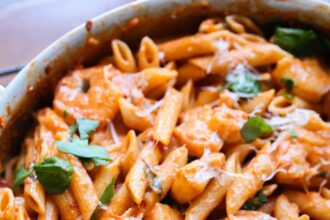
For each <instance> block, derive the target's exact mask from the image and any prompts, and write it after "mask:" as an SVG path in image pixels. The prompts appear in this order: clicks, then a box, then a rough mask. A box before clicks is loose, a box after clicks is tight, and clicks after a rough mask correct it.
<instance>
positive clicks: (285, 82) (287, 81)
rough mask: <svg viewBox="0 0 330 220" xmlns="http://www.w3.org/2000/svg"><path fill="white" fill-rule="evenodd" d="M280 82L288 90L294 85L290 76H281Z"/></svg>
mask: <svg viewBox="0 0 330 220" xmlns="http://www.w3.org/2000/svg"><path fill="white" fill-rule="evenodd" d="M280 81H281V83H282V85H283V86H284V87H285V88H286V89H287V90H288V91H292V89H293V87H294V81H293V80H292V79H290V78H286V77H283V78H281V80H280Z"/></svg>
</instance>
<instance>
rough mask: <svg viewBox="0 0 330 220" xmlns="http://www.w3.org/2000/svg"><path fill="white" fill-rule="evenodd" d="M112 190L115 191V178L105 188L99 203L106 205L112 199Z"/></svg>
mask: <svg viewBox="0 0 330 220" xmlns="http://www.w3.org/2000/svg"><path fill="white" fill-rule="evenodd" d="M114 190H115V178H114V177H113V178H112V180H111V182H110V183H109V185H108V186H107V188H105V190H104V192H103V194H102V196H101V198H100V202H101V203H102V204H104V205H106V204H108V203H109V202H110V200H111V199H112V197H113V194H114Z"/></svg>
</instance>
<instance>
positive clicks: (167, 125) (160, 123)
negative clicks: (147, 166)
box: [154, 88, 182, 145]
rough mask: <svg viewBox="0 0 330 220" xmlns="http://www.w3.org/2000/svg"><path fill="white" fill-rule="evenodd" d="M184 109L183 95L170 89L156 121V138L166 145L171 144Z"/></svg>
mask: <svg viewBox="0 0 330 220" xmlns="http://www.w3.org/2000/svg"><path fill="white" fill-rule="evenodd" d="M181 107H182V94H181V93H180V92H178V91H177V90H175V89H173V88H172V89H170V90H169V92H168V93H167V94H166V96H165V98H164V102H163V104H162V106H161V107H160V109H159V111H158V113H157V116H156V119H155V125H154V129H155V135H154V136H155V138H156V140H159V141H160V142H161V143H163V144H164V145H168V144H169V143H170V140H171V137H172V133H173V130H174V128H175V125H176V123H177V120H178V117H179V113H180V111H181Z"/></svg>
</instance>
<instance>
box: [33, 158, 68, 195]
mask: <svg viewBox="0 0 330 220" xmlns="http://www.w3.org/2000/svg"><path fill="white" fill-rule="evenodd" d="M33 169H34V171H35V172H36V175H37V179H38V180H39V181H40V183H41V184H42V185H43V186H44V188H45V190H46V192H47V193H49V194H60V193H63V192H64V191H65V190H66V189H67V188H68V187H69V185H70V181H71V177H72V174H73V172H74V170H73V168H72V166H71V165H70V164H69V163H68V162H67V161H65V160H62V159H60V158H57V157H49V158H47V159H45V160H44V161H43V162H41V163H40V164H37V165H35V166H34V168H33Z"/></svg>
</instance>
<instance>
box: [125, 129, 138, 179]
mask: <svg viewBox="0 0 330 220" xmlns="http://www.w3.org/2000/svg"><path fill="white" fill-rule="evenodd" d="M123 147H124V148H125V149H127V150H126V153H125V155H124V156H123V157H122V158H121V169H122V170H123V172H124V174H127V173H128V172H129V170H130V169H131V167H132V166H133V164H134V162H135V160H136V158H137V156H138V154H139V146H138V141H137V138H136V135H135V132H134V130H130V131H129V132H128V134H127V136H126V138H125V140H124V143H123Z"/></svg>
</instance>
